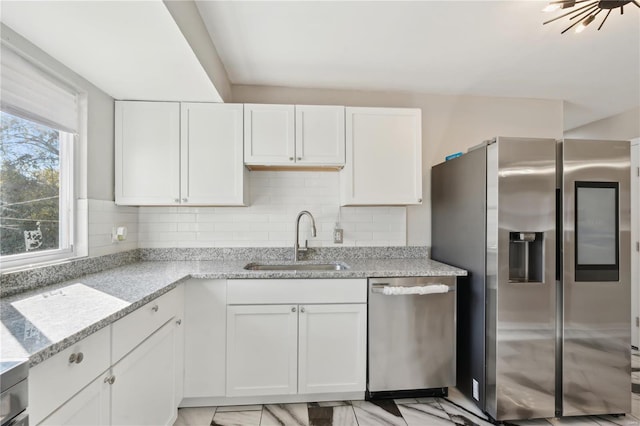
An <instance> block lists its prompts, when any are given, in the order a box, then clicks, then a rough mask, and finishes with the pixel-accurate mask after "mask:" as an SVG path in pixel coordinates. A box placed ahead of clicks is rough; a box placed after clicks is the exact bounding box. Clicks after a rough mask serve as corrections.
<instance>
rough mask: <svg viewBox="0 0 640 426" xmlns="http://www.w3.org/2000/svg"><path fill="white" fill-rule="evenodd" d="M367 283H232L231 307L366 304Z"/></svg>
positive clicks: (229, 286) (359, 280)
mask: <svg viewBox="0 0 640 426" xmlns="http://www.w3.org/2000/svg"><path fill="white" fill-rule="evenodd" d="M366 302H367V280H365V279H335V280H334V279H293V280H281V279H274V280H269V279H267V280H244V279H243V280H228V281H227V304H229V305H251V304H271V303H293V304H304V303H366Z"/></svg>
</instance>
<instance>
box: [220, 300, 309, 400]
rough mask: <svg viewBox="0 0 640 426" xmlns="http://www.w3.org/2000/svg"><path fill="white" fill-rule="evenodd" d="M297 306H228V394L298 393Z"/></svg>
mask: <svg viewBox="0 0 640 426" xmlns="http://www.w3.org/2000/svg"><path fill="white" fill-rule="evenodd" d="M297 328H298V314H297V306H295V305H240V306H228V307H227V396H255V395H286V394H295V393H296V392H297V389H296V387H297V374H296V371H297V365H296V364H297V360H296V357H297V350H298V332H297Z"/></svg>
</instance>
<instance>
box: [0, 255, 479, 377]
mask: <svg viewBox="0 0 640 426" xmlns="http://www.w3.org/2000/svg"><path fill="white" fill-rule="evenodd" d="M250 261H251V260H237V259H236V260H197V261H188V260H187V261H142V262H137V263H131V264H128V265H125V266H120V267H116V268H113V269H108V270H105V271H102V272H98V273H94V274H90V275H86V276H83V277H81V278H77V279H72V280H68V281H65V282H61V283H58V284H53V285H49V286H46V287H42V288H39V289H35V290H31V291H28V292H25V293H20V294H16V295H13V296H9V297H5V298H2V299H1V300H0V317H1V321H2V328H1V330H0V342H2V344H1V347H0V359H1V360H9V359H18V358H28V359H29V363H30V366H34V365H36V364H38V363H40V362H42V361H44V360H45V359H47V358H49V357H51V356H53V355H55V354H56V353H58V352H60V351H62V350H64V349H66V348H67V347H69V346H71V345H73V344H74V343H76V342H78V341H79V340H81V339H83V338H85V337H87V336H88V335H90V334H92V333H94V332H96V331H97V330H99V329H101V328H103V327H106V326H108V325H109V324H111V323H113V322H114V321H116V320H118V319H119V318H122V317H123V316H125V315H127V314H128V313H130V312H132V311H134V310H136V309H137V308H139V307H140V306H142V305H144V304H146V303H148V302H149V301H151V300H153V299H155V298H157V297H159V296H160V295H162V294H164V293H166V292H168V291H170V290H172V289H173V288H175V287H176V286H177V285H178V284H180V283H181V282H183V281H186V280H188V279H189V278H205V279H206V278H209V279H215V278H218V279H234V278H235V279H238V278H253V279H269V278H368V277H403V276H462V275H466V274H467V272H466V271H464V270H462V269H458V268H455V267H452V266H449V265H445V264H443V263H440V262H436V261H433V260H429V259H412V258H401V259H347V260H345V261H344V263H346V264H347V265H349V269H348V270H345V271H247V270H245V269H243V267H244V265H246V264H247V263H249V262H250ZM263 263H269V262H268V261H267V262H263ZM271 263H283V262H277V261H271ZM310 263H314V262H313V261H312V262H310Z"/></svg>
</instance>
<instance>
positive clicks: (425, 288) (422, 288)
mask: <svg viewBox="0 0 640 426" xmlns="http://www.w3.org/2000/svg"><path fill="white" fill-rule="evenodd" d="M453 291H456V289H455V286H448V285H446V284H438V283H434V284H429V285H419V286H406V287H405V286H392V285H389V284H387V283H378V284H372V285H371V293H376V294H382V295H384V296H404V295H425V294H443V293H449V292H453Z"/></svg>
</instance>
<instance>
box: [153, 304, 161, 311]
mask: <svg viewBox="0 0 640 426" xmlns="http://www.w3.org/2000/svg"><path fill="white" fill-rule="evenodd" d="M158 309H160V308H159V307H158V305H153V307H152V308H151V310H152V311H153V312H158Z"/></svg>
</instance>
